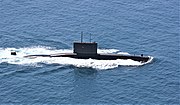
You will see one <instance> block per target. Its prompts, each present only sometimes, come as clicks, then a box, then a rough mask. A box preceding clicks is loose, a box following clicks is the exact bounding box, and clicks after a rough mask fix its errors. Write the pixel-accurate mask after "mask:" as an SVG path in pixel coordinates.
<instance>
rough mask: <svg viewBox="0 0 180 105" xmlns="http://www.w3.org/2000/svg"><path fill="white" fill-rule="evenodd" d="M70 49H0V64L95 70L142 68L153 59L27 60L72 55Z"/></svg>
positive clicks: (110, 51) (103, 51)
mask: <svg viewBox="0 0 180 105" xmlns="http://www.w3.org/2000/svg"><path fill="white" fill-rule="evenodd" d="M11 51H16V52H17V55H16V56H14V55H11ZM72 52H73V51H72V50H70V49H59V50H56V49H52V48H50V47H42V46H38V47H29V48H19V49H17V48H0V63H3V62H5V63H9V64H18V65H33V66H34V65H36V64H38V63H45V64H55V63H56V64H60V65H73V66H76V67H87V68H94V69H112V68H116V67H118V66H141V65H144V64H147V63H150V62H151V61H152V59H153V57H151V59H150V60H149V61H148V62H146V63H141V62H137V61H133V60H130V59H128V60H122V59H117V60H94V59H74V58H67V57H55V58H49V57H37V58H25V57H24V56H26V55H33V54H56V53H72ZM98 53H118V54H126V55H128V53H127V52H120V51H119V50H116V49H98Z"/></svg>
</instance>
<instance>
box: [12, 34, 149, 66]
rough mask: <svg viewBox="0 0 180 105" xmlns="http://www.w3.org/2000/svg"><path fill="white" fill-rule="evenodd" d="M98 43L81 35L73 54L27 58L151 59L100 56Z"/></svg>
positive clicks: (146, 57)
mask: <svg viewBox="0 0 180 105" xmlns="http://www.w3.org/2000/svg"><path fill="white" fill-rule="evenodd" d="M97 49H98V43H96V42H91V41H90V42H83V34H81V42H74V43H73V53H58V54H49V55H43V54H40V55H27V56H24V57H26V58H36V57H50V58H52V57H70V58H75V59H96V60H117V59H123V60H128V59H131V60H134V61H138V62H141V63H146V62H148V61H149V60H150V59H151V58H150V57H149V56H144V55H143V54H141V55H139V56H137V55H136V56H135V55H123V54H99V53H97ZM11 55H17V54H16V52H11Z"/></svg>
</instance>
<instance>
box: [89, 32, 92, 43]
mask: <svg viewBox="0 0 180 105" xmlns="http://www.w3.org/2000/svg"><path fill="white" fill-rule="evenodd" d="M89 40H90V43H91V40H92V39H91V34H90V39H89Z"/></svg>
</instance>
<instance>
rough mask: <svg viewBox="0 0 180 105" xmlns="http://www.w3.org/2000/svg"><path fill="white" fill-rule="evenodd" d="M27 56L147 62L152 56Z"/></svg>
mask: <svg viewBox="0 0 180 105" xmlns="http://www.w3.org/2000/svg"><path fill="white" fill-rule="evenodd" d="M25 57H70V58H76V59H89V58H91V59H97V60H117V59H131V60H134V61H138V62H147V61H148V60H149V59H150V58H149V57H146V56H133V55H120V54H94V55H92V54H89V55H88V54H76V53H63V54H52V55H28V56H25Z"/></svg>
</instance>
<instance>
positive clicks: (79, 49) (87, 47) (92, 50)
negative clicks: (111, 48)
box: [73, 32, 98, 56]
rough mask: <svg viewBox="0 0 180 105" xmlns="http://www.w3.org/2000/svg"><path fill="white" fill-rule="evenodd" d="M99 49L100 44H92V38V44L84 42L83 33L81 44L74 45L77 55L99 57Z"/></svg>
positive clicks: (75, 43)
mask: <svg viewBox="0 0 180 105" xmlns="http://www.w3.org/2000/svg"><path fill="white" fill-rule="evenodd" d="M97 47H98V44H97V43H96V42H91V36H90V42H83V32H81V42H74V43H73V48H74V53H76V54H77V55H84V56H86V55H87V56H89V55H90V56H93V55H97Z"/></svg>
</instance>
